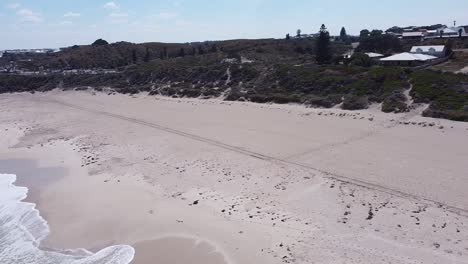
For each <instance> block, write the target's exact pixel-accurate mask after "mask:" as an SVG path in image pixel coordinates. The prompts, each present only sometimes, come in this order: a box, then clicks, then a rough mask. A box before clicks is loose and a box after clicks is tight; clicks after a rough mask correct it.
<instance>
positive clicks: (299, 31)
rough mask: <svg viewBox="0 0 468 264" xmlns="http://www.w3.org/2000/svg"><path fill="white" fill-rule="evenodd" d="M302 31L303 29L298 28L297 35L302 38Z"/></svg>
mask: <svg viewBox="0 0 468 264" xmlns="http://www.w3.org/2000/svg"><path fill="white" fill-rule="evenodd" d="M301 33H302V30H300V29H298V30H297V35H296V36H297V37H298V38H300V37H301Z"/></svg>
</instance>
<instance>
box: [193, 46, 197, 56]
mask: <svg viewBox="0 0 468 264" xmlns="http://www.w3.org/2000/svg"><path fill="white" fill-rule="evenodd" d="M192 55H193V56H195V55H197V49H196V48H195V47H192Z"/></svg>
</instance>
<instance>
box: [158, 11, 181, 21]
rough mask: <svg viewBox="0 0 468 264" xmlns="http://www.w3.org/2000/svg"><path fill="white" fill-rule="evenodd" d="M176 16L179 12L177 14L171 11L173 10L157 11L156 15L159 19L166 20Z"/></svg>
mask: <svg viewBox="0 0 468 264" xmlns="http://www.w3.org/2000/svg"><path fill="white" fill-rule="evenodd" d="M177 16H179V14H177V13H173V12H161V13H159V14H158V15H157V16H156V17H157V18H159V19H164V20H168V19H173V18H176V17H177Z"/></svg>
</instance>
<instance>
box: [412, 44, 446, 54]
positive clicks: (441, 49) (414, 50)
mask: <svg viewBox="0 0 468 264" xmlns="http://www.w3.org/2000/svg"><path fill="white" fill-rule="evenodd" d="M431 49H432V50H431ZM444 50H445V46H444V45H435V46H413V47H412V48H411V53H421V52H444Z"/></svg>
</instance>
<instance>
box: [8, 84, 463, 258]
mask: <svg viewBox="0 0 468 264" xmlns="http://www.w3.org/2000/svg"><path fill="white" fill-rule="evenodd" d="M377 107H378V106H373V107H372V108H371V109H368V110H364V111H354V112H351V111H344V110H340V109H313V108H306V107H304V106H300V105H275V104H254V103H247V102H223V101H221V100H214V99H210V100H199V99H172V98H165V97H152V96H146V95H144V94H140V95H136V96H128V95H107V94H106V93H95V92H90V91H81V92H63V91H52V92H47V93H36V94H26V93H22V94H2V95H0V160H1V161H2V162H0V165H1V166H0V173H17V174H18V182H17V184H19V185H21V186H26V187H28V188H30V194H29V196H28V198H27V199H28V201H30V202H34V203H36V204H37V208H38V209H39V211H40V213H41V215H42V216H43V217H44V218H45V220H47V222H48V224H49V227H50V231H51V233H50V235H49V236H48V238H47V239H46V240H45V241H44V242H43V245H42V246H43V247H45V248H57V249H74V248H85V249H88V250H90V251H93V252H96V251H98V250H100V249H102V248H104V247H107V246H111V245H116V244H118V245H122V244H126V245H131V246H133V247H134V248H135V250H136V255H135V259H134V263H136V264H149V263H155V262H156V261H157V260H160V262H156V263H171V262H172V263H174V261H180V263H200V264H201V263H210V264H215V263H216V264H218V263H221V264H222V263H228V264H244V263H403V264H410V263H425V264H426V263H433V264H439V263H454V264H458V263H460V264H461V263H468V194H467V193H466V190H467V188H468V177H467V175H468V163H467V161H468V147H467V146H468V144H467V139H468V123H462V122H453V121H448V120H440V119H431V118H424V117H422V116H421V115H420V113H421V111H422V109H423V106H421V107H419V108H417V109H414V110H413V111H412V112H410V113H404V114H384V113H382V112H380V111H379V110H378V109H377ZM12 160H16V161H17V162H19V164H23V165H24V164H26V163H25V162H26V161H27V162H29V163H32V164H33V165H31V166H32V168H37V169H38V170H42V171H43V172H42V173H40V175H46V176H44V177H45V178H39V180H38V178H35V176H34V175H29V176H24V177H21V174H24V175H26V174H31V173H26V172H24V171H23V172H21V171H18V169H15V168H18V167H25V166H26V165H24V166H23V165H16V166H11V164H12V163H11V162H12ZM2 164H10V165H9V166H8V170H9V171H2V169H3V170H7V165H2ZM28 166H29V165H28ZM15 170H16V172H15ZM28 171H31V170H28ZM51 174H53V175H54V176H50V175H51ZM47 175H49V177H47ZM40 179H43V180H40Z"/></svg>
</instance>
